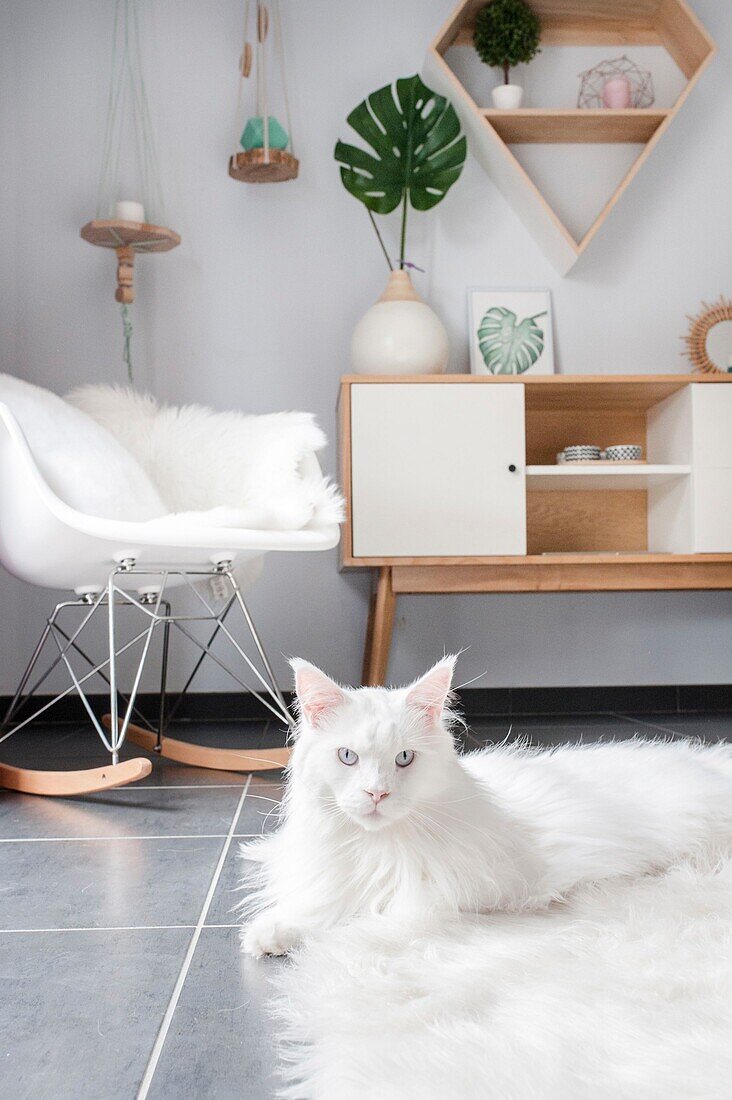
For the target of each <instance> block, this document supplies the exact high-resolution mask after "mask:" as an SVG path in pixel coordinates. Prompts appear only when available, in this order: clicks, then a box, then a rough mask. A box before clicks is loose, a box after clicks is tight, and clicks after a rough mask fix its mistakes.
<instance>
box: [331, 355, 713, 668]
mask: <svg viewBox="0 0 732 1100" xmlns="http://www.w3.org/2000/svg"><path fill="white" fill-rule="evenodd" d="M731 428H732V376H728V375H722V374H720V375H676V374H674V375H613V376H607V375H535V376H532V375H529V376H522V377H518V378H517V377H513V376H511V377H498V378H493V377H484V376H475V375H457V374H453V375H449V374H448V375H432V376H424V377H409V378H396V377H381V376H365V375H354V376H347V377H345V378H343V380H342V382H341V390H340V400H339V429H340V458H341V482H342V485H343V488H344V491H345V495H346V500H347V519H346V524H345V527H344V531H343V538H342V542H341V555H342V566H343V567H344V568H348V569H350V568H369V569H372V570H374V573H375V582H376V583H375V586H374V593H373V597H372V602H371V609H370V614H369V621H368V628H367V636H366V646H365V653H364V669H363V682H364V683H365V684H381V683H383V682H384V680H385V677H386V671H387V664H388V660H389V649H390V646H391V637H392V629H393V623H394V611H395V605H396V597H397V596H398V595H399V594H400V593H419V594H429V593H451V592H453V593H458V592H462V593H465V592H467V593H487V592H606V591H629V590H638V591H642V590H671V589H684V590H689V589H727V588H732V430H731ZM572 443H595V444H598V445H599V446H601V447H607V446H610V445H612V444H618V443H638V444H640V445H641V446H642V447H643V455H644V459H646V461H645V462H644V463H643V464H638V465H636V464H632V465H620V464H618V465H612V466H611V465H603V466H601V467H595V466H579V465H573V464H567V465H557V463H556V455H557V453H558V452H559V451H561V450H562V449H563V448H564V447H565V446H567V445H569V444H572Z"/></svg>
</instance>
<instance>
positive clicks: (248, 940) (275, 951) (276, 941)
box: [242, 913, 301, 959]
mask: <svg viewBox="0 0 732 1100" xmlns="http://www.w3.org/2000/svg"><path fill="white" fill-rule="evenodd" d="M300 939H301V936H300V933H299V932H298V930H297V929H296V928H295V927H293V925H291V924H289V923H288V922H287V921H283V920H280V919H278V918H277V917H276V916H273V915H271V914H270V913H263V914H262V915H261V917H257V918H256V920H253V921H252V923H251V924H250V925H249V927H248V928H247V930H246V932H245V933H244V936H243V938H242V947H243V949H244V951H245V953H246V954H247V955H253V956H254V958H255V959H261V957H262V955H286V954H287V952H288V951H289V950H290V948H291V947H295V945H296V944H298V943H299V942H300Z"/></svg>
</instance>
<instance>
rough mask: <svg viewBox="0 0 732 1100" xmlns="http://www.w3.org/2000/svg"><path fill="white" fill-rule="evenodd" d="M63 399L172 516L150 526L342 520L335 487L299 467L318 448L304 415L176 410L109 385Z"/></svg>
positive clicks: (319, 436) (293, 525) (278, 526)
mask: <svg viewBox="0 0 732 1100" xmlns="http://www.w3.org/2000/svg"><path fill="white" fill-rule="evenodd" d="M66 400H67V401H68V402H69V404H71V405H73V406H75V407H76V408H77V409H80V410H82V411H83V412H85V413H86V414H88V415H89V416H90V417H92V419H93V420H95V421H96V422H97V424H99V425H101V426H102V427H103V428H105V429H106V430H107V431H108V432H109V433H110V434H111V435H113V436H114V437H115V438H116V439H117V440H118V441H119V443H121V444H122V446H123V447H124V448H125V449H126V450H128V451H129V452H130V453H131V454H132V455H133V456H134V457H135V458H136V459H137V461H138V462H139V463H140V465H141V466H142V468H143V470H144V471H145V472H146V474H147V475H148V477H149V478H150V479H151V481H152V482H153V483H154V485H155V486H156V488H157V490H158V492H159V493H160V495H161V497H162V498H163V500H164V502H165V511H166V512H168V513H176V514H175V515H169V516H166V517H165V519H164V520H158V521H156V522H157V523H158V524H159V523H161V522H163V523H165V524H166V525H169V526H171V528H173V527H175V526H176V525H183V526H184V525H189V524H191V523H196V524H201V525H207V526H215V527H236V528H252V529H264V530H298V529H301V528H303V527H308V526H311V527H322V526H325V525H329V524H337V523H340V522H341V521H342V519H343V502H342V498H341V496H340V493H339V492H338V490H337V488H336V487H335V486H334V485H333V484H332V483H331V482H330V481H329V480H328V479H327V478H325V477H323V476H322V474H321V473H320V471H319V470H317V469H316V470H315V471H314V472H310V471H308V470H307V457H308V456H309V455H312V454H314V453H315V452H317V451H320V450H321V449H322V448H323V447H324V446H325V443H326V439H325V436H324V434H323V432H322V431H321V430H320V428H319V427H318V425H317V424H316V423H315V419H314V417H313V416H312V415H311V414H310V413H302V412H282V413H269V414H265V415H260V416H249V415H246V414H244V413H240V412H214V411H213V410H211V409H208V408H206V407H204V406H201V405H186V406H183V407H182V408H175V407H173V406H168V405H160V404H159V403H158V402H157V401H156V400H155V398H154V397H151V396H150V395H147V394H139V393H135V392H134V390H131V389H128V388H123V387H116V386H83V387H81V388H80V389H77V390H75V391H74V392H73V393H71V394H69V395H68V396H67V398H66Z"/></svg>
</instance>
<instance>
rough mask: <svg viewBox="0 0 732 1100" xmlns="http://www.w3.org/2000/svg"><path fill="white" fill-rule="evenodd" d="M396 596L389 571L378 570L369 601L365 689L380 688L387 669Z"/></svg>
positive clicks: (364, 675)
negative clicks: (374, 588) (374, 587)
mask: <svg viewBox="0 0 732 1100" xmlns="http://www.w3.org/2000/svg"><path fill="white" fill-rule="evenodd" d="M395 607H396V596H395V595H394V589H393V588H392V584H391V569H390V568H389V567H388V566H384V567H382V568H381V569H379V573H378V577H377V581H376V590H375V591H374V593H373V595H372V597H371V606H370V608H369V620H368V625H367V627H366V646H365V650H364V655H363V684H364V687H381V686H383V684H384V682H385V680H386V672H387V668H388V665H389V650H390V649H391V636H392V633H393V630H394V609H395Z"/></svg>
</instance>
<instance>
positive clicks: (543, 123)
mask: <svg viewBox="0 0 732 1100" xmlns="http://www.w3.org/2000/svg"><path fill="white" fill-rule="evenodd" d="M481 113H482V115H483V118H484V119H485V120H486V122H488V123H489V124H490V125H491V126H492V127H493V129H494V130H495V131H496V133H497V134H498V136H499V137H500V138H501V139H502V140H503V141H505V143H506V145H523V144H540V145H567V144H569V145H571V144H577V143H592V142H598V143H601V144H608V143H609V144H640V145H645V144H646V142H648V141H650V140H651V138H652V137H653V135H654V134H655V132H656V130H657V129H658V127H659V126H660V125H661V124H662V123H663V122H665V121H666V119H667V118H668V115H669V112H668V111H657V110H654V108H652V107H651V108H649V109H648V110H627V111H608V110H597V111H595V110H592V111H591V110H579V109H577V110H571V111H558V110H546V109H535V108H531V107H527V108H521V109H520V110H518V111H496V110H494V109H492V108H491V109H488V108H486V109H484V110H483V111H482V112H481Z"/></svg>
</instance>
